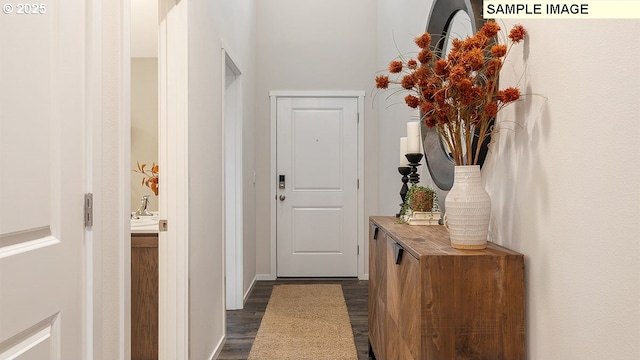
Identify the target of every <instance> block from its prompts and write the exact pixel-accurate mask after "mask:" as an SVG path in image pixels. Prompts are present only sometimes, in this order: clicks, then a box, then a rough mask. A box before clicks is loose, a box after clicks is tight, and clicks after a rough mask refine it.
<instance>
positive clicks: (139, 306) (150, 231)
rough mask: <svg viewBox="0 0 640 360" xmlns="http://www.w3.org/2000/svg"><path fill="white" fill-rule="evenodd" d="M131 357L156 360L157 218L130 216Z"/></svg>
mask: <svg viewBox="0 0 640 360" xmlns="http://www.w3.org/2000/svg"><path fill="white" fill-rule="evenodd" d="M131 359H132V360H150V359H158V217H157V215H156V216H146V217H140V219H131Z"/></svg>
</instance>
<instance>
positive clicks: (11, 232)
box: [0, 0, 90, 359]
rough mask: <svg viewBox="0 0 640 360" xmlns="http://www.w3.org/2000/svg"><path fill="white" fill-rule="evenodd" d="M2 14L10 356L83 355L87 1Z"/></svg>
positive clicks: (1, 128)
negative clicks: (85, 2)
mask: <svg viewBox="0 0 640 360" xmlns="http://www.w3.org/2000/svg"><path fill="white" fill-rule="evenodd" d="M10 4H13V6H11V5H10ZM0 17H1V18H2V19H1V20H0V44H2V45H1V48H0V359H82V358H86V356H85V352H84V351H85V350H86V349H84V347H85V344H87V336H88V335H87V332H89V331H90V329H86V328H85V326H84V324H85V323H84V316H83V314H84V311H85V308H86V306H85V303H84V301H83V300H84V299H85V296H84V294H85V289H84V286H83V281H85V277H84V274H85V271H84V260H83V259H84V251H85V247H84V222H83V189H84V174H85V166H84V161H85V158H84V154H85V147H84V142H83V139H84V131H85V127H84V124H85V122H84V111H85V108H84V105H83V104H85V92H84V89H85V48H84V44H85V38H84V34H85V8H84V3H83V2H78V1H75V2H62V1H46V0H44V1H39V2H38V4H26V3H25V4H24V5H22V4H18V3H16V2H11V3H7V4H4V6H3V13H2V14H0Z"/></svg>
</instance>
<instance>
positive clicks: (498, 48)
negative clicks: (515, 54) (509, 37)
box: [491, 44, 507, 58]
mask: <svg viewBox="0 0 640 360" xmlns="http://www.w3.org/2000/svg"><path fill="white" fill-rule="evenodd" d="M491 55H493V57H497V58H500V57H503V56H505V55H507V45H504V44H498V45H493V47H492V48H491Z"/></svg>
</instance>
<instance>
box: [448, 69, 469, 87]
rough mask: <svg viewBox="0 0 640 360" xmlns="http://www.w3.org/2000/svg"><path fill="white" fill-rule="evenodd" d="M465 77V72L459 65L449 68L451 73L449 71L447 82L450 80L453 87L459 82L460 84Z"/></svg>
mask: <svg viewBox="0 0 640 360" xmlns="http://www.w3.org/2000/svg"><path fill="white" fill-rule="evenodd" d="M466 76H467V72H466V71H465V70H464V68H463V67H462V66H461V65H456V66H454V67H452V68H451V71H449V80H451V83H453V84H454V85H460V82H462V80H463V79H464V78H466Z"/></svg>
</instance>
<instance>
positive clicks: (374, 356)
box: [367, 340, 376, 360]
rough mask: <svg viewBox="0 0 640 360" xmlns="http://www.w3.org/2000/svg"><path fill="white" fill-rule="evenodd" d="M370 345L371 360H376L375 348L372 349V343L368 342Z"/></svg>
mask: <svg viewBox="0 0 640 360" xmlns="http://www.w3.org/2000/svg"><path fill="white" fill-rule="evenodd" d="M367 342H368V343H369V359H373V360H376V354H374V353H373V348H372V347H371V341H370V340H367Z"/></svg>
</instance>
